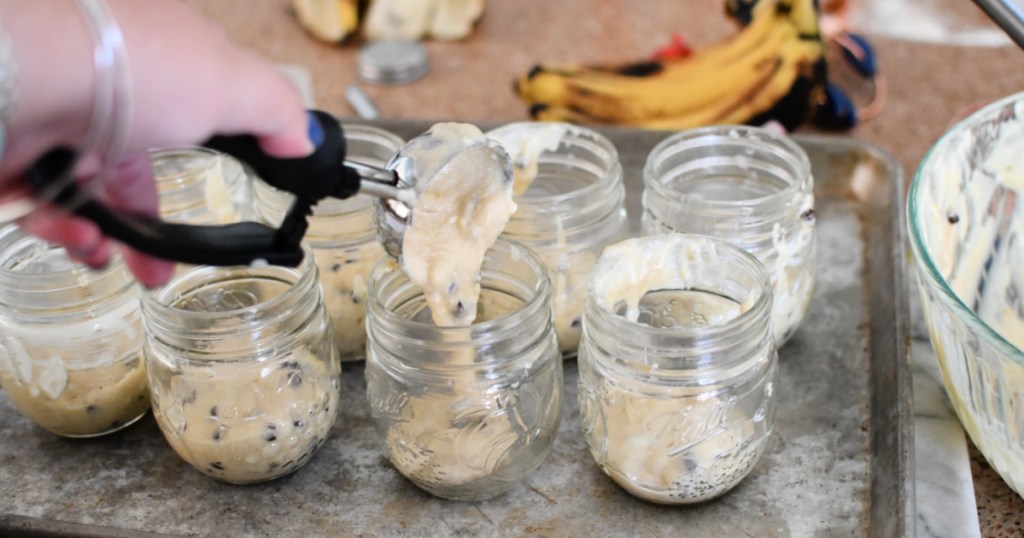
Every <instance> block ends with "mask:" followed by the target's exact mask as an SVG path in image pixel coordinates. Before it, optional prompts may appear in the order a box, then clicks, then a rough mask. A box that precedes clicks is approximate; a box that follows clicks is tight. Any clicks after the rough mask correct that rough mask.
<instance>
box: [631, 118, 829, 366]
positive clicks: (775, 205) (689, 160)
mask: <svg viewBox="0 0 1024 538" xmlns="http://www.w3.org/2000/svg"><path fill="white" fill-rule="evenodd" d="M643 207H644V213H643V217H642V219H641V220H642V222H643V231H644V233H645V234H658V233H665V232H684V233H695V234H702V235H709V236H712V237H717V238H719V239H725V240H727V241H729V242H731V243H733V244H735V245H739V246H740V247H743V248H745V249H746V250H747V251H748V252H750V253H751V254H753V255H754V256H757V258H758V259H759V260H761V262H762V263H764V265H765V267H767V268H768V274H769V275H770V276H771V280H772V289H773V290H774V292H775V306H774V310H773V311H772V326H773V327H774V330H775V340H776V343H777V345H778V346H780V347H781V346H782V345H783V344H784V343H785V342H786V341H787V340H789V338H790V337H791V336H793V333H795V332H796V330H797V329H798V328H799V326H800V323H801V322H802V321H803V319H804V315H805V314H806V313H807V307H808V305H809V304H810V301H811V294H812V292H813V291H814V271H815V257H814V256H815V254H814V251H815V240H814V237H815V234H814V220H815V219H814V179H813V177H812V176H811V165H810V161H809V160H808V158H807V154H806V152H804V151H803V150H802V149H801V148H800V146H797V145H796V144H795V143H794V142H793V141H792V140H790V139H789V138H786V137H785V136H780V135H776V134H773V133H771V132H770V131H767V130H764V129H760V128H757V127H741V126H718V127H707V128H703V129H694V130H691V131H684V132H681V133H678V134H675V135H673V136H670V137H669V138H667V139H665V140H663V141H662V142H661V143H660V144H658V145H657V146H655V148H654V149H653V150H652V151H651V153H650V154H649V155H648V158H647V164H646V166H645V167H644V192H643Z"/></svg>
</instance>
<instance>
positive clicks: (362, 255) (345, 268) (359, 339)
mask: <svg viewBox="0 0 1024 538" xmlns="http://www.w3.org/2000/svg"><path fill="white" fill-rule="evenodd" d="M313 256H314V257H315V258H316V263H317V267H318V268H319V270H320V285H321V286H323V290H324V306H325V307H326V309H327V314H328V315H329V316H330V317H331V323H332V324H333V325H334V336H335V339H336V342H337V344H338V352H339V353H340V354H341V356H342V360H345V359H346V358H356V357H361V356H363V355H364V354H365V347H366V325H365V322H366V283H367V281H368V280H369V278H370V273H371V272H372V271H373V267H374V266H375V265H376V264H377V262H379V261H380V260H382V259H383V258H384V257H385V256H386V254H385V252H384V248H383V247H381V245H380V243H377V242H376V241H371V242H368V243H364V244H362V245H359V246H356V247H351V248H346V249H342V250H341V251H340V252H339V251H338V249H313Z"/></svg>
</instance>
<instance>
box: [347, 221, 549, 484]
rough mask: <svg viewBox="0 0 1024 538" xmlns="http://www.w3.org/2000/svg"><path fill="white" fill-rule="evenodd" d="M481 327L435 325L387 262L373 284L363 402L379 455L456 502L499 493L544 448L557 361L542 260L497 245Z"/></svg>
mask: <svg viewBox="0 0 1024 538" xmlns="http://www.w3.org/2000/svg"><path fill="white" fill-rule="evenodd" d="M481 276H482V279H481V288H482V291H481V295H480V304H479V308H478V314H477V320H476V321H475V322H474V323H473V324H471V325H469V326H465V327H438V326H436V325H434V324H433V322H432V321H431V318H430V311H429V309H428V308H426V299H425V298H424V296H423V293H422V291H420V289H419V288H417V287H416V286H415V285H414V284H412V283H411V282H410V281H409V279H408V277H406V276H405V273H403V272H402V270H401V269H400V268H399V267H398V265H397V263H395V262H394V261H392V260H386V261H384V262H381V264H380V265H378V266H377V268H376V269H374V272H373V275H372V276H371V277H370V300H369V302H368V303H367V328H368V331H369V334H370V338H369V344H368V345H367V357H366V381H367V399H368V400H369V402H370V411H371V414H372V416H373V420H374V424H375V425H376V428H377V432H378V434H379V436H380V439H381V443H382V444H383V448H384V453H385V454H386V455H387V457H388V459H389V460H390V461H391V463H392V465H394V466H395V468H396V469H397V470H398V471H399V472H400V473H402V474H403V475H405V476H406V477H407V478H409V479H410V480H411V481H412V482H413V483H414V484H416V485H417V486H419V487H420V488H423V489H424V490H426V491H428V492H430V493H432V494H434V495H437V496H439V497H445V498H448V499H455V500H479V499H485V498H488V497H493V496H495V495H498V494H500V493H502V492H504V491H507V490H509V489H511V488H512V487H514V486H515V485H516V484H518V483H519V482H520V481H522V480H524V479H525V478H526V476H527V475H529V474H530V473H531V472H532V471H533V470H534V469H536V468H537V467H538V466H539V465H540V464H541V462H542V461H543V460H544V458H545V457H546V456H547V454H548V451H549V450H550V449H551V445H552V442H553V441H554V438H555V433H556V431H557V430H558V424H559V421H560V419H561V409H562V404H561V402H562V361H561V356H560V354H559V352H558V344H557V341H556V338H555V332H554V328H553V326H552V322H551V317H552V309H551V287H550V284H549V282H548V278H547V273H546V270H545V269H544V266H543V262H541V261H540V259H538V258H537V256H536V255H535V254H533V253H532V252H530V251H529V250H528V249H526V248H525V247H523V246H521V245H517V244H514V243H509V242H505V241H503V240H500V239H499V240H498V242H497V243H496V244H495V245H494V246H493V247H492V248H491V249H490V250H489V251H488V252H487V255H486V256H485V258H484V263H483V268H482V270H481Z"/></svg>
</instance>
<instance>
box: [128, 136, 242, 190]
mask: <svg viewBox="0 0 1024 538" xmlns="http://www.w3.org/2000/svg"><path fill="white" fill-rule="evenodd" d="M146 153H147V154H148V156H149V159H150V161H153V160H155V159H161V158H169V157H176V156H179V155H190V154H191V155H195V156H202V157H208V158H210V159H220V158H223V157H230V155H228V154H226V153H221V152H219V151H216V150H213V149H210V148H206V147H202V146H188V145H185V146H170V147H164V148H155V149H150V150H148V151H147V152H146ZM193 174H195V172H191V171H189V172H179V173H176V174H172V175H167V176H162V177H156V178H155V179H156V181H157V184H159V185H172V184H178V183H180V182H181V180H182V179H183V178H185V177H188V176H190V175H193ZM186 187H187V185H183V186H180V187H178V188H186ZM175 190H176V189H175Z"/></svg>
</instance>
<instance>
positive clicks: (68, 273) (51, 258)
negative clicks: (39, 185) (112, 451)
mask: <svg viewBox="0 0 1024 538" xmlns="http://www.w3.org/2000/svg"><path fill="white" fill-rule="evenodd" d="M139 293H140V291H139V286H138V285H137V284H136V283H135V280H134V279H133V278H132V276H131V274H130V273H129V272H128V270H127V268H126V267H125V265H124V264H123V263H122V262H121V260H120V259H119V258H116V257H115V258H114V259H112V260H111V262H110V264H109V265H108V266H107V267H106V268H105V269H103V270H99V271H94V270H92V269H89V268H87V267H85V266H83V265H80V264H77V263H75V262H72V261H71V260H69V259H68V257H67V254H66V253H65V251H64V250H63V249H61V248H58V247H54V246H51V245H48V244H46V243H45V242H43V241H41V240H39V239H36V238H34V237H31V236H28V235H26V234H25V233H23V232H22V231H21V230H20V229H19V228H18V227H17V226H15V225H8V226H6V227H4V228H3V229H2V230H0V338H2V345H0V383H2V384H3V388H4V390H5V391H6V392H7V395H8V397H9V398H10V399H11V401H12V402H13V403H14V405H15V406H16V407H17V408H18V410H20V411H21V412H22V414H24V415H25V416H26V417H28V418H29V419H31V420H32V421H33V422H35V423H36V424H38V425H40V426H42V427H43V428H46V429H47V430H50V431H51V432H53V433H55V434H57V435H63V436H65V437H93V436H97V435H103V434H106V433H110V432H113V431H117V430H119V429H121V428H124V427H125V426H127V425H129V424H131V423H133V422H135V421H136V420H138V419H139V418H140V417H142V415H144V414H145V413H146V410H147V409H149V391H148V390H147V389H146V374H145V370H144V368H143V363H142V344H143V332H142V321H141V316H140V313H139Z"/></svg>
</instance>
